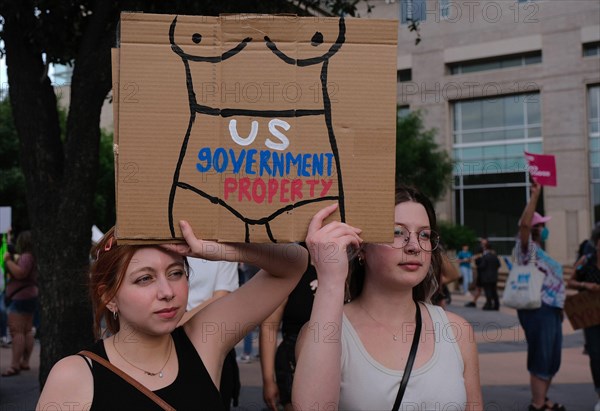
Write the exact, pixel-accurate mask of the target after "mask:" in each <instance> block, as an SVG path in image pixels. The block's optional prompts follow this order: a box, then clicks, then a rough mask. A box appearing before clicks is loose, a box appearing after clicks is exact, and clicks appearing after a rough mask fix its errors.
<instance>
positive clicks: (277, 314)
mask: <svg viewBox="0 0 600 411" xmlns="http://www.w3.org/2000/svg"><path fill="white" fill-rule="evenodd" d="M286 303H287V299H286V300H285V301H284V302H283V303H282V304H281V305H280V306H279V307H277V309H276V310H275V311H274V312H273V314H271V315H270V316H269V317H268V318H267V319H266V320H264V321H263V322H262V324H261V325H260V334H259V337H258V350H259V352H260V369H261V371H262V379H263V399H264V400H265V404H267V407H269V409H270V410H271V411H277V409H278V408H277V402H278V400H279V388H278V387H277V383H276V381H275V354H276V352H277V332H278V331H279V326H280V325H281V319H282V318H283V311H284V310H285V304H286Z"/></svg>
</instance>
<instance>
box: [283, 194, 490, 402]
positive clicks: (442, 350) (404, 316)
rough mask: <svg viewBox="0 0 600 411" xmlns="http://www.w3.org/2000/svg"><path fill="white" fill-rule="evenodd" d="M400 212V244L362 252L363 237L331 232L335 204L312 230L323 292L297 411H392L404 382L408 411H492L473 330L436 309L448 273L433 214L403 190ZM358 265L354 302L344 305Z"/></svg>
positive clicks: (297, 388)
mask: <svg viewBox="0 0 600 411" xmlns="http://www.w3.org/2000/svg"><path fill="white" fill-rule="evenodd" d="M395 204H396V206H395V212H394V215H395V224H394V240H393V243H391V244H374V243H371V244H363V242H362V239H361V238H360V233H361V230H360V229H358V228H354V227H352V226H349V225H347V224H345V223H341V222H337V221H334V222H330V223H328V224H324V219H325V218H326V217H328V216H329V215H330V214H331V213H333V212H334V211H335V205H334V206H330V207H326V208H324V209H323V210H321V211H320V212H319V213H317V214H316V215H315V216H314V217H313V219H312V221H311V223H310V225H309V228H308V235H307V239H306V242H307V245H308V249H309V250H310V254H311V261H312V264H313V265H314V266H315V268H316V271H317V275H318V280H319V287H318V288H317V293H316V295H315V300H314V304H313V309H312V313H311V317H310V320H309V322H308V323H307V324H305V326H304V327H303V331H302V332H301V334H300V337H299V339H298V343H297V348H296V353H297V366H296V372H295V374H294V385H293V394H292V401H293V403H294V406H295V407H297V409H302V410H305V409H316V408H319V409H336V410H338V409H339V410H375V409H377V410H384V409H392V406H393V405H394V403H395V402H396V399H397V398H398V397H397V396H398V393H399V390H400V388H401V387H402V386H403V385H404V384H401V381H402V380H403V377H404V375H405V374H406V376H407V377H409V379H408V384H407V385H406V388H405V392H404V394H403V398H402V399H401V406H402V408H403V409H411V408H409V407H412V408H414V409H437V408H439V406H440V404H444V406H447V405H448V404H452V407H453V409H460V410H464V409H470V410H481V409H483V402H482V397H481V388H480V382H479V366H478V357H477V347H476V344H475V339H474V336H473V330H472V328H471V326H470V325H469V323H468V322H467V321H465V320H464V319H463V318H461V317H460V316H458V315H456V314H453V313H450V312H448V313H447V312H445V311H444V310H443V309H442V308H440V307H437V306H434V305H432V304H430V303H429V301H430V298H431V296H432V295H433V293H434V292H435V290H436V289H437V287H438V286H439V284H438V282H437V278H438V276H439V270H440V267H441V255H440V250H439V248H438V243H439V236H438V234H437V233H436V231H435V230H436V216H435V211H434V209H433V205H432V204H431V202H430V200H429V199H427V198H426V197H425V196H423V195H422V194H421V193H419V192H418V191H417V190H415V189H413V188H410V187H405V186H399V187H398V188H397V190H396V202H395ZM390 228H391V227H390ZM348 254H350V255H348ZM350 260H351V261H352V270H351V272H350V279H349V285H348V289H349V297H350V299H351V301H350V302H349V303H347V304H345V305H344V299H345V296H344V294H345V289H346V285H345V284H346V278H347V277H348V274H349V265H350ZM421 323H422V328H421V331H420V332H419V333H417V332H416V331H415V330H416V329H417V328H418V326H419V325H420V324H421ZM450 324H452V326H450ZM441 330H446V331H448V334H445V335H444V336H442V335H441V334H440V333H441ZM413 342H414V343H415V344H418V346H416V347H417V349H416V355H411V354H410V353H411V351H412V352H413V354H414V350H411V348H412V346H413ZM409 358H413V359H414V365H413V366H412V372H409V370H407V368H409V369H410V368H411V367H410V362H407V359H409ZM407 365H408V367H407ZM432 387H434V389H432Z"/></svg>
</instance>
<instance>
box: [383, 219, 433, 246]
mask: <svg viewBox="0 0 600 411" xmlns="http://www.w3.org/2000/svg"><path fill="white" fill-rule="evenodd" d="M412 233H415V234H416V235H417V240H418V241H417V242H418V243H419V247H421V250H423V251H427V252H432V251H434V250H435V249H436V248H437V247H438V245H439V244H440V235H439V234H438V233H436V232H435V231H433V230H431V229H429V228H423V229H421V230H419V231H409V229H408V228H406V227H404V226H403V225H399V224H397V225H395V226H394V243H393V244H392V247H393V248H404V247H406V246H407V245H408V243H409V242H410V235H411V234H412Z"/></svg>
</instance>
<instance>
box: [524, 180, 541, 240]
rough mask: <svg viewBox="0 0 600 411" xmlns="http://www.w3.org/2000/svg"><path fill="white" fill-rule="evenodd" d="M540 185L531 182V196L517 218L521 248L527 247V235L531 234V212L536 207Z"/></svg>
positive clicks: (533, 211)
mask: <svg viewBox="0 0 600 411" xmlns="http://www.w3.org/2000/svg"><path fill="white" fill-rule="evenodd" d="M541 191H542V187H541V186H540V185H539V184H538V183H536V182H535V181H534V182H532V183H531V197H530V198H529V202H528V203H527V205H526V206H525V209H524V210H523V214H522V215H521V219H520V220H519V239H520V240H521V247H522V248H523V250H527V249H528V248H529V236H530V234H531V220H532V219H533V213H535V208H536V207H537V202H538V200H539V198H540V193H541Z"/></svg>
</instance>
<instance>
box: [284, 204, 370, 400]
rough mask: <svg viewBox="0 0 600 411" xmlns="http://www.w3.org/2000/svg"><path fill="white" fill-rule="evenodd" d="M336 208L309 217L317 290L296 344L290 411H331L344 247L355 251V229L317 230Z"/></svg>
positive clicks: (336, 388) (335, 396) (336, 390)
mask: <svg viewBox="0 0 600 411" xmlns="http://www.w3.org/2000/svg"><path fill="white" fill-rule="evenodd" d="M335 208H336V206H335V205H334V206H329V207H326V208H324V209H323V210H321V211H319V212H318V213H317V214H315V216H314V217H313V219H312V221H311V223H310V225H309V228H308V236H307V237H306V243H307V246H308V249H309V250H310V255H311V262H312V264H313V265H314V266H315V268H316V271H317V276H318V280H319V287H318V288H317V292H316V294H315V300H314V303H313V308H312V313H311V316H310V320H309V322H308V323H306V324H305V325H304V327H303V328H302V332H301V333H300V336H299V338H298V342H297V344H296V360H297V364H296V371H295V373H294V385H293V388H292V403H293V405H294V407H295V409H299V410H308V409H313V408H314V409H317V408H318V409H337V404H338V401H339V395H340V380H341V351H342V348H341V334H342V333H341V327H342V312H343V307H344V289H345V287H344V286H345V282H346V277H347V276H348V254H347V251H346V250H347V249H348V247H356V248H358V247H359V246H360V244H361V242H362V240H361V239H360V237H359V234H360V230H359V229H357V228H354V227H351V226H349V225H347V224H344V223H340V222H332V223H329V224H327V225H326V226H323V221H324V219H325V218H326V217H327V216H329V215H330V214H331V213H332V212H333V211H334V210H335Z"/></svg>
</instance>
